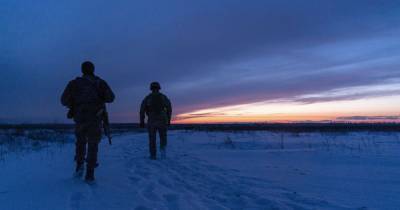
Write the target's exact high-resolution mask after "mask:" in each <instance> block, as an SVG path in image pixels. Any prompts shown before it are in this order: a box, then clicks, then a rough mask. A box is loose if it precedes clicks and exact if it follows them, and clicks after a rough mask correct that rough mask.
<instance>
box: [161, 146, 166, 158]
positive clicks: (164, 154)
mask: <svg viewBox="0 0 400 210" xmlns="http://www.w3.org/2000/svg"><path fill="white" fill-rule="evenodd" d="M160 155H161V159H166V158H167V151H166V150H165V148H161V149H160Z"/></svg>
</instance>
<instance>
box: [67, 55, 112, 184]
mask: <svg viewBox="0 0 400 210" xmlns="http://www.w3.org/2000/svg"><path fill="white" fill-rule="evenodd" d="M82 73H83V76H82V77H77V78H76V79H74V80H72V81H70V82H69V83H68V85H67V87H66V88H65V90H64V92H63V94H62V97H61V103H62V104H63V105H64V106H66V107H68V108H69V109H70V111H69V112H68V118H73V119H74V121H75V124H76V126H75V135H76V151H75V160H76V172H77V173H81V172H82V171H83V165H84V161H85V154H86V145H88V149H87V157H86V162H87V167H86V176H85V180H86V181H93V180H94V168H95V167H96V166H97V152H98V144H99V142H100V139H101V135H102V133H101V128H102V127H101V123H102V114H103V112H104V111H105V103H111V102H113V101H114V93H113V92H112V90H111V89H110V87H109V86H108V84H107V83H106V82H105V81H104V80H102V79H100V78H99V77H97V76H95V75H94V65H93V63H91V62H89V61H86V62H84V63H82Z"/></svg>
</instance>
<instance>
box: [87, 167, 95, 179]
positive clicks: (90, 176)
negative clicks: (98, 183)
mask: <svg viewBox="0 0 400 210" xmlns="http://www.w3.org/2000/svg"><path fill="white" fill-rule="evenodd" d="M85 181H87V182H93V181H94V169H93V168H89V167H88V168H87V169H86V176H85Z"/></svg>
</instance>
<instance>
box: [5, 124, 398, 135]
mask: <svg viewBox="0 0 400 210" xmlns="http://www.w3.org/2000/svg"><path fill="white" fill-rule="evenodd" d="M0 129H16V130H37V129H49V130H57V131H64V132H65V131H73V129H74V125H73V124H14V125H12V124H0ZM111 130H112V131H113V132H117V133H119V132H131V131H135V132H141V131H145V129H141V128H139V124H136V123H115V124H112V125H111ZM170 130H193V131H271V132H295V133H301V132H355V131H371V132H399V131H400V124H399V123H253V124H249V123H248V124H174V125H171V126H170Z"/></svg>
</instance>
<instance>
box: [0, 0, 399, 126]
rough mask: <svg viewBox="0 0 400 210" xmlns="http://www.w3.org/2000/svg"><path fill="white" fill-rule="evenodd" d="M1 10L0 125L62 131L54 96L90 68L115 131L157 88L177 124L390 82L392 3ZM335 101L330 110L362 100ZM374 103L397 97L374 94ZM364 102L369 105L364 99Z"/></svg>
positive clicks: (65, 4)
mask: <svg viewBox="0 0 400 210" xmlns="http://www.w3.org/2000/svg"><path fill="white" fill-rule="evenodd" d="M1 5H2V6H1V8H0V25H1V36H0V46H1V47H0V69H1V72H0V76H1V79H2V82H1V83H0V97H1V99H2V102H1V104H0V120H1V121H4V122H66V120H65V109H64V108H63V107H61V105H60V103H59V96H60V94H61V92H62V90H63V88H64V87H65V85H66V84H67V82H68V81H69V80H71V79H73V78H74V77H76V76H79V74H80V63H81V62H82V61H85V60H92V61H93V62H94V63H95V65H96V73H97V74H98V75H99V76H100V77H102V78H104V79H105V80H107V81H108V82H109V84H110V85H111V86H112V87H113V89H114V91H115V93H116V95H117V100H116V102H115V103H114V104H113V105H111V106H110V110H111V114H112V120H113V121H121V122H122V121H123V122H129V121H137V111H138V106H139V103H140V101H141V100H142V98H143V97H144V95H145V94H147V92H148V84H149V82H151V81H153V80H158V81H160V82H161V84H162V86H163V87H164V89H163V90H164V92H165V93H167V94H168V95H169V96H170V98H171V100H172V101H173V104H174V108H175V114H178V113H185V112H191V111H195V110H198V109H205V108H212V107H218V106H225V105H236V104H243V103H253V102H260V101H268V100H280V99H285V100H298V99H299V98H301V99H299V101H302V102H304V103H316V102H318V101H324V100H330V101H332V100H335V98H334V97H333V98H332V97H331V96H330V97H328V98H327V97H323V96H321V97H312V98H311V99H310V98H308V99H307V100H305V99H304V97H302V96H304V95H310V94H319V93H324V92H327V91H332V90H336V89H343V88H351V87H354V86H364V87H365V86H370V85H371V86H374V85H375V86H376V85H381V84H388V83H394V84H397V83H398V80H397V79H398V78H399V77H400V71H399V64H400V59H399V58H400V38H399V37H400V36H399V35H400V1H379V0H374V1H372V0H353V1H345V0H343V1H340V0H335V1H316V0H315V1H311V0H310V1H293V0H292V1H285V0H280V1H266V0H262V1H257V0H252V1H244V0H243V1H239V0H229V1H224V0H221V1H196V2H194V1H184V0H182V1H177V0H171V1H128V0H116V1H103V0H96V1H81V0H69V1H52V0H43V1H33V0H31V1H28V0H25V1H13V0H3V1H2V3H1ZM368 94H369V93H366V94H354V93H349V94H347V95H346V94H344V95H341V96H340V98H338V99H336V100H343V99H357V97H368ZM373 94H374V95H376V94H378V95H400V93H399V92H398V91H397V90H394V91H393V90H388V91H386V90H385V89H383V90H379V91H378V93H377V92H374V93H373ZM371 97H372V96H371Z"/></svg>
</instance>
